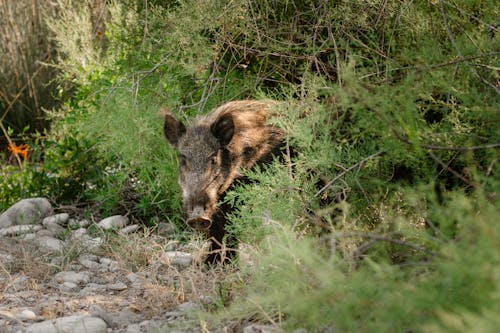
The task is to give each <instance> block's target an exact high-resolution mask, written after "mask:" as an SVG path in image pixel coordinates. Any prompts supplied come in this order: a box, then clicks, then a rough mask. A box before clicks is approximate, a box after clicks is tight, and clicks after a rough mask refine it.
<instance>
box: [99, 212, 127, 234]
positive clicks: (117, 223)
mask: <svg viewBox="0 0 500 333" xmlns="http://www.w3.org/2000/svg"><path fill="white" fill-rule="evenodd" d="M127 224H128V217H126V216H122V215H114V216H110V217H107V218H105V219H104V220H102V221H101V222H99V223H97V226H98V227H100V228H102V229H104V230H111V229H120V228H123V227H125V226H126V225H127Z"/></svg>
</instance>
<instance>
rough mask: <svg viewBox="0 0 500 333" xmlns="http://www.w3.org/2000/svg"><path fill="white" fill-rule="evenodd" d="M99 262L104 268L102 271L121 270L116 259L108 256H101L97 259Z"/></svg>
mask: <svg viewBox="0 0 500 333" xmlns="http://www.w3.org/2000/svg"><path fill="white" fill-rule="evenodd" d="M99 262H100V263H101V265H102V267H103V268H104V271H110V272H118V271H120V270H121V268H120V264H119V263H118V262H117V261H116V260H113V259H109V258H101V259H99Z"/></svg>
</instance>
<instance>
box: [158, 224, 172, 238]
mask: <svg viewBox="0 0 500 333" xmlns="http://www.w3.org/2000/svg"><path fill="white" fill-rule="evenodd" d="M156 228H157V230H158V234H159V235H161V236H166V237H168V236H172V235H173V234H175V227H174V225H173V224H172V223H167V222H160V223H158V226H157V227H156Z"/></svg>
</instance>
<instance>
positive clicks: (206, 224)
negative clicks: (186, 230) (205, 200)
mask: <svg viewBox="0 0 500 333" xmlns="http://www.w3.org/2000/svg"><path fill="white" fill-rule="evenodd" d="M186 223H187V225H188V226H190V227H191V228H193V229H194V230H200V231H204V230H207V229H208V228H210V226H211V225H212V220H211V219H210V218H209V217H207V215H206V212H205V210H204V209H203V207H202V206H195V207H194V209H193V211H192V212H191V214H189V217H188V219H187V221H186Z"/></svg>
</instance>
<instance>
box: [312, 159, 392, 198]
mask: <svg viewBox="0 0 500 333" xmlns="http://www.w3.org/2000/svg"><path fill="white" fill-rule="evenodd" d="M384 153H385V152H384V151H382V150H380V151H378V152H376V153H375V154H372V155H370V156H368V157H366V158H364V159H362V160H361V161H359V162H358V163H356V164H354V165H352V166H350V167H349V168H347V169H345V170H344V171H342V172H341V173H340V174H339V175H337V177H335V178H333V179H332V180H330V181H329V182H328V183H327V184H326V185H325V186H323V187H322V188H321V189H320V190H319V191H318V192H316V194H315V195H314V197H315V198H316V197H318V196H319V195H320V194H321V193H323V192H324V191H325V190H326V189H327V188H329V187H330V186H331V185H332V184H333V183H334V182H336V181H337V180H339V179H340V178H342V177H343V176H344V175H345V174H346V173H348V172H349V171H351V170H354V169H355V168H357V167H358V168H360V169H361V168H362V167H363V165H364V164H365V163H366V162H367V161H368V160H371V159H373V158H375V157H378V156H381V155H383V154H384Z"/></svg>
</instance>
